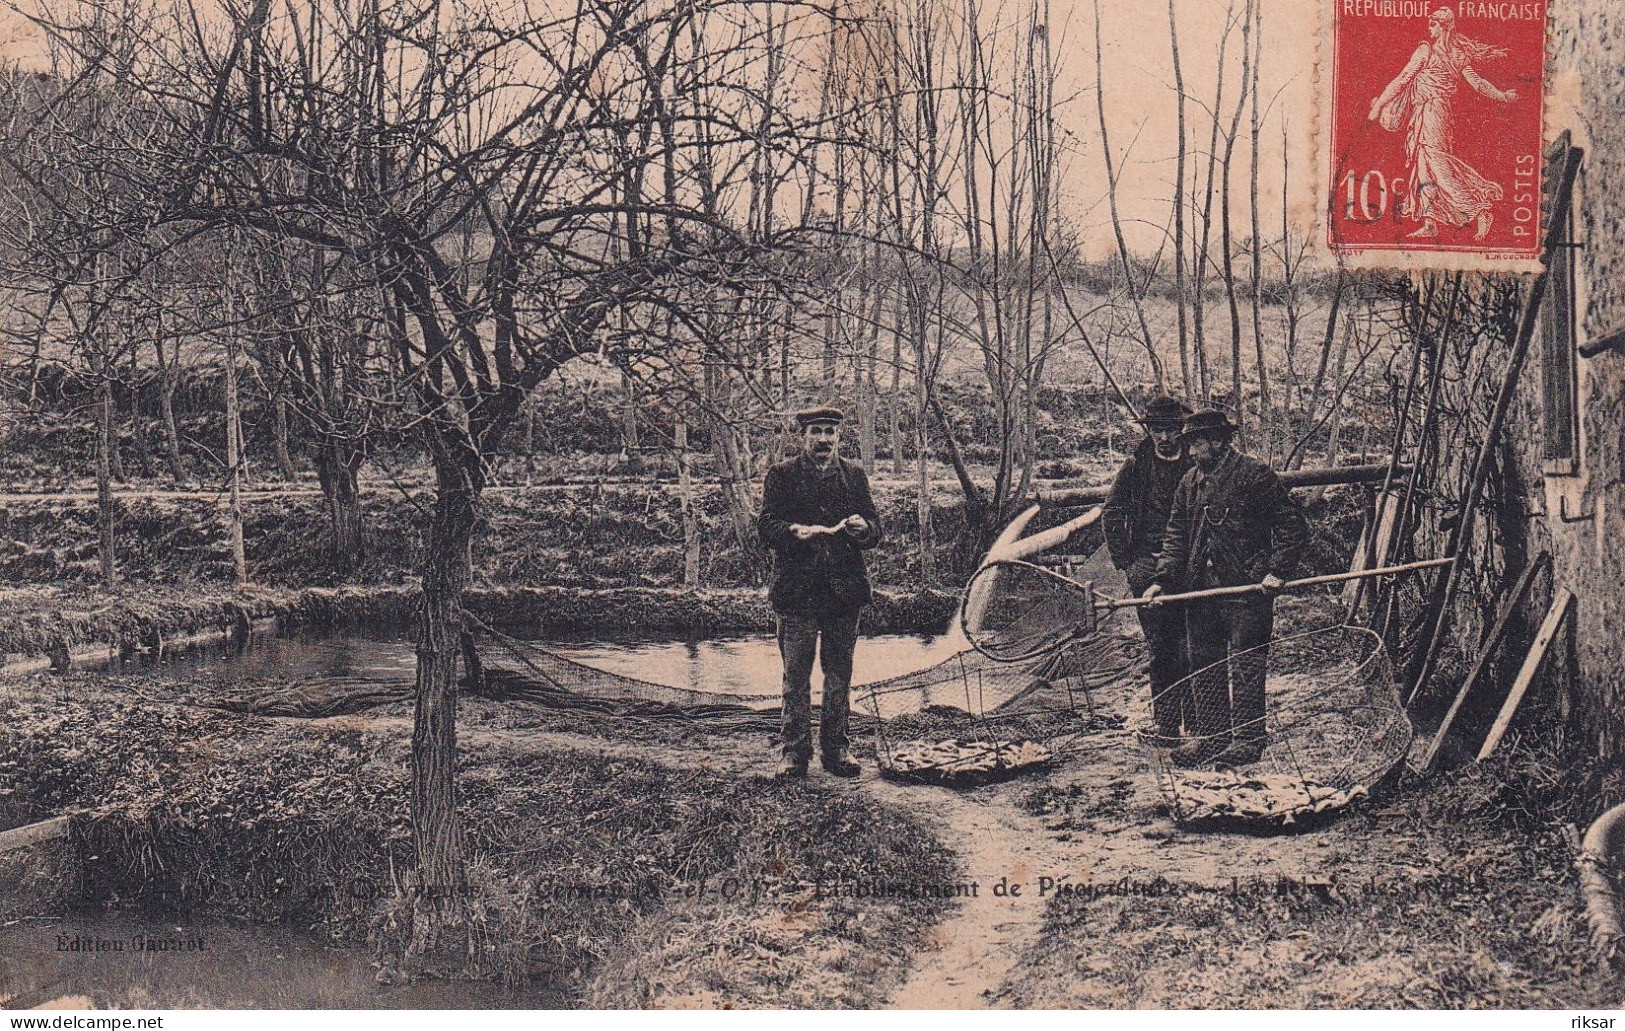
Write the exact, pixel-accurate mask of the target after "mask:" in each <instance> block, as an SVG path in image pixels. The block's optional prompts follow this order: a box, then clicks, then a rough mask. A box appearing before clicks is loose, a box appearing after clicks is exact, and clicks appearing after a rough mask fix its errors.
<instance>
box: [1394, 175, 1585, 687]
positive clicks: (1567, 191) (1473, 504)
mask: <svg viewBox="0 0 1625 1031" xmlns="http://www.w3.org/2000/svg"><path fill="white" fill-rule="evenodd" d="M1582 154H1583V151H1582V150H1581V148H1579V147H1571V148H1569V150H1568V152H1567V154H1565V155H1564V161H1563V168H1562V170H1561V172H1560V173H1559V175H1558V180H1557V192H1556V193H1555V194H1553V197H1554V201H1553V204H1552V212H1551V218H1550V221H1549V222H1548V223H1547V227H1546V236H1545V239H1544V240H1543V241H1542V246H1541V256H1542V257H1543V258H1544V259H1546V261H1547V267H1546V268H1545V269H1543V270H1541V272H1540V273H1538V274H1537V275H1536V276H1535V281H1534V282H1533V283H1531V284H1530V286H1529V296H1528V298H1526V299H1525V301H1524V306H1523V312H1522V313H1521V314H1520V315H1519V317H1518V331H1517V335H1516V336H1514V337H1513V342H1512V353H1511V354H1510V355H1508V356H1507V366H1506V368H1507V371H1506V377H1505V378H1504V379H1502V381H1501V389H1500V391H1499V393H1497V395H1496V398H1495V408H1494V410H1493V411H1491V413H1490V424H1489V427H1488V428H1487V429H1486V430H1485V431H1484V439H1483V440H1481V441H1479V445H1478V453H1477V454H1476V455H1475V456H1474V458H1473V467H1472V474H1471V475H1470V476H1469V477H1468V479H1467V490H1466V492H1465V493H1464V494H1463V495H1462V497H1461V518H1460V520H1459V521H1458V522H1457V523H1456V529H1455V532H1454V534H1452V536H1451V540H1450V554H1451V555H1452V556H1454V557H1455V559H1456V561H1455V562H1454V563H1452V564H1451V566H1450V569H1449V571H1448V572H1447V573H1446V574H1445V575H1444V576H1443V577H1441V578H1440V581H1439V586H1438V588H1436V589H1435V591H1434V594H1433V597H1432V598H1430V599H1429V600H1428V611H1427V616H1428V620H1427V622H1428V625H1427V626H1426V627H1425V631H1426V634H1427V641H1428V644H1427V648H1426V649H1424V650H1423V651H1421V652H1420V653H1419V654H1420V655H1421V659H1420V661H1419V662H1418V663H1417V664H1416V665H1415V668H1414V669H1412V670H1407V671H1406V672H1407V673H1410V674H1414V677H1413V678H1409V679H1412V683H1411V693H1410V694H1409V695H1407V696H1406V698H1405V704H1406V705H1407V706H1409V705H1410V704H1411V703H1412V702H1414V701H1415V700H1416V697H1417V696H1418V695H1420V694H1421V693H1422V688H1423V687H1424V686H1426V684H1427V682H1428V678H1429V677H1430V676H1432V675H1433V667H1434V663H1435V662H1436V661H1437V660H1438V657H1439V649H1440V647H1441V646H1442V645H1443V643H1444V637H1445V632H1446V631H1447V630H1448V628H1449V625H1450V606H1451V605H1452V604H1453V603H1454V602H1455V600H1456V592H1457V591H1458V590H1460V589H1461V571H1462V556H1463V554H1464V553H1465V550H1466V547H1467V545H1468V544H1469V543H1470V542H1471V540H1472V531H1473V522H1474V521H1475V519H1476V518H1477V516H1478V499H1479V497H1480V496H1481V495H1482V494H1483V493H1484V484H1485V482H1486V481H1488V480H1489V476H1490V468H1491V466H1492V465H1493V464H1494V457H1495V449H1496V447H1497V445H1498V443H1499V438H1500V436H1501V428H1502V427H1503V426H1504V425H1505V424H1506V419H1507V412H1508V410H1510V409H1511V407H1512V398H1513V395H1514V394H1516V393H1517V389H1518V378H1519V376H1520V374H1521V373H1522V372H1523V363H1524V360H1525V359H1526V358H1528V357H1529V345H1530V342H1531V341H1532V340H1533V339H1534V336H1535V325H1536V321H1537V317H1538V316H1539V314H1540V301H1541V298H1543V297H1544V296H1546V285H1547V282H1548V281H1549V278H1550V277H1549V274H1548V273H1549V272H1550V268H1551V261H1550V259H1551V255H1552V252H1553V251H1555V250H1556V249H1557V246H1558V244H1559V243H1560V242H1561V241H1562V239H1563V229H1564V227H1565V226H1567V225H1568V218H1569V206H1570V204H1571V202H1572V201H1573V199H1574V177H1575V176H1576V175H1578V174H1579V171H1580V158H1581V155H1582Z"/></svg>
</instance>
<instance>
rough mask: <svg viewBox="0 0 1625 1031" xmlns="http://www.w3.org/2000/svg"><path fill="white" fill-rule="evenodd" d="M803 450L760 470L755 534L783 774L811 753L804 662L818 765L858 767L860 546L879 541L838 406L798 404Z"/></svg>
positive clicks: (797, 772) (839, 771)
mask: <svg viewBox="0 0 1625 1031" xmlns="http://www.w3.org/2000/svg"><path fill="white" fill-rule="evenodd" d="M795 418H796V426H797V427H798V429H799V431H800V434H801V449H802V453H801V454H800V455H798V456H797V457H795V458H792V459H789V460H788V461H784V462H780V463H779V464H777V465H775V466H773V467H772V468H771V469H769V470H768V471H767V482H766V484H765V485H764V487H763V489H762V514H761V516H760V517H759V518H758V519H757V524H756V529H757V534H758V535H759V536H760V537H761V540H762V544H763V545H764V546H766V547H767V548H769V549H771V550H772V552H773V556H774V562H773V584H772V586H771V587H770V588H769V589H768V601H770V602H771V603H772V605H773V613H774V616H775V618H776V620H777V622H778V637H779V657H780V659H781V660H782V661H783V663H784V715H783V719H782V721H781V727H780V732H779V742H780V745H781V747H782V750H783V757H782V759H781V761H780V763H779V770H778V776H779V777H781V778H796V779H799V778H802V777H805V776H806V775H807V765H808V763H809V762H810V761H811V759H812V667H813V658H814V656H815V655H816V656H817V657H818V659H819V662H820V665H821V666H822V668H823V671H824V697H823V705H822V709H821V711H820V715H819V719H818V744H819V751H820V752H821V754H822V760H823V766H824V769H825V770H827V771H828V772H830V773H833V774H834V775H836V776H837V777H856V776H857V775H858V773H859V767H858V764H857V763H856V762H854V761H853V759H852V756H851V755H850V754H849V753H848V751H847V717H848V714H849V711H850V698H851V688H852V657H853V653H854V652H855V651H856V649H857V643H858V613H859V612H860V610H861V609H862V608H863V606H865V605H867V604H869V602H870V601H871V600H872V594H871V591H870V588H869V576H868V572H867V571H866V570H865V569H864V563H863V552H864V551H866V550H868V549H870V548H873V547H874V546H875V545H877V544H879V543H880V518H879V517H878V516H877V515H876V514H875V503H874V500H873V499H872V498H871V496H870V494H869V478H868V476H867V475H865V473H864V471H863V467H862V466H860V465H856V464H854V463H852V462H848V461H846V460H845V459H843V458H842V457H841V455H840V443H841V422H842V420H843V418H844V416H843V415H842V413H841V411H840V410H839V409H836V408H810V409H806V410H804V411H800V412H797V413H796V417H795Z"/></svg>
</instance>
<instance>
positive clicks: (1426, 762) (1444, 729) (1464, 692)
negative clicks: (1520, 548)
mask: <svg viewBox="0 0 1625 1031" xmlns="http://www.w3.org/2000/svg"><path fill="white" fill-rule="evenodd" d="M1551 559H1552V557H1551V555H1550V554H1549V553H1547V552H1544V551H1543V552H1541V553H1540V554H1539V555H1538V556H1536V557H1535V561H1533V562H1531V563H1529V565H1528V566H1526V567H1525V568H1524V571H1523V575H1522V576H1520V577H1518V583H1517V585H1516V586H1515V587H1513V588H1512V593H1511V594H1509V595H1507V598H1506V601H1504V602H1502V603H1501V611H1500V613H1499V614H1498V615H1497V616H1496V618H1495V625H1494V627H1492V628H1491V629H1490V633H1489V636H1488V637H1486V638H1485V639H1484V645H1483V647H1482V648H1481V649H1480V650H1479V653H1478V659H1477V660H1476V661H1475V662H1474V663H1473V668H1472V671H1471V672H1470V673H1468V674H1467V679H1466V680H1464V681H1462V684H1461V689H1460V690H1458V691H1457V692H1456V697H1455V700H1454V701H1452V702H1451V703H1450V709H1449V711H1448V712H1446V713H1445V714H1444V722H1442V723H1440V724H1439V730H1438V732H1437V733H1435V734H1434V735H1433V742H1432V744H1430V745H1428V750H1427V754H1426V755H1424V756H1422V767H1421V768H1422V771H1423V772H1424V773H1425V772H1426V771H1428V770H1429V769H1431V768H1432V767H1433V761H1434V760H1435V759H1437V758H1438V757H1439V749H1440V748H1442V747H1444V739H1445V737H1446V735H1448V734H1449V733H1450V727H1451V724H1453V723H1455V722H1456V714H1457V713H1459V712H1461V707H1462V705H1463V703H1465V702H1466V701H1467V696H1468V695H1470V694H1472V693H1473V688H1474V687H1476V686H1477V685H1478V678H1479V677H1480V676H1482V675H1483V674H1484V671H1485V670H1487V669H1489V668H1490V661H1491V660H1492V659H1493V658H1494V657H1495V651H1496V649H1497V648H1499V647H1500V645H1501V639H1502V638H1503V637H1505V636H1506V631H1507V627H1508V626H1510V625H1511V624H1512V615H1513V613H1515V612H1517V611H1518V608H1519V607H1520V606H1522V605H1523V600H1524V597H1525V596H1526V595H1528V593H1529V588H1530V586H1531V585H1532V584H1534V582H1535V577H1536V576H1538V575H1539V574H1540V571H1541V569H1543V568H1544V567H1545V566H1546V565H1547V564H1548V563H1549V562H1551Z"/></svg>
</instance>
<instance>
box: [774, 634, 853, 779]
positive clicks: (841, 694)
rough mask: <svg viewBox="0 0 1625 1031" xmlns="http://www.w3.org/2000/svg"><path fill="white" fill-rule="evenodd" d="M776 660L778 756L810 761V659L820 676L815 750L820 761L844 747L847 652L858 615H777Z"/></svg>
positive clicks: (849, 687) (849, 674)
mask: <svg viewBox="0 0 1625 1031" xmlns="http://www.w3.org/2000/svg"><path fill="white" fill-rule="evenodd" d="M777 617H778V624H779V658H780V659H781V660H782V661H783V662H784V715H783V720H782V722H781V724H780V729H779V741H780V743H781V745H782V746H783V749H784V754H785V755H787V756H792V757H794V758H796V759H799V760H801V761H802V762H808V761H810V760H811V759H812V668H813V658H814V656H815V655H816V656H817V658H818V659H819V662H820V666H821V667H822V668H823V671H824V700H823V702H822V707H821V710H820V714H819V718H818V747H819V749H820V750H821V751H822V753H823V754H824V755H826V756H831V755H835V754H836V753H838V752H842V751H844V750H845V749H846V747H847V735H846V724H847V717H848V715H849V713H850V711H851V695H852V653H853V651H854V650H855V649H856V648H857V644H858V614H857V613H856V612H842V613H834V614H820V615H816V616H811V615H797V614H791V613H786V612H781V613H778V614H777Z"/></svg>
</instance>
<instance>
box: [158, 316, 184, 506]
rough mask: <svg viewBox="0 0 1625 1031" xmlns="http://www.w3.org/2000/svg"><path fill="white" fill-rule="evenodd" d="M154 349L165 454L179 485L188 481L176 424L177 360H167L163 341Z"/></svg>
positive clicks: (173, 476) (171, 475) (171, 473)
mask: <svg viewBox="0 0 1625 1031" xmlns="http://www.w3.org/2000/svg"><path fill="white" fill-rule="evenodd" d="M153 349H154V350H155V351H156V353H157V356H158V410H159V412H160V413H161V414H162V416H163V421H164V452H165V454H166V455H167V456H168V458H169V475H170V477H171V478H172V479H173V480H174V481H175V482H176V483H177V484H179V483H182V482H184V481H185V480H186V460H185V459H184V458H183V457H182V456H181V434H180V427H179V425H178V424H177V423H176V422H175V358H174V357H172V358H170V359H167V360H166V359H165V357H164V344H163V341H162V340H155V341H154V342H153ZM176 357H178V356H176Z"/></svg>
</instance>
